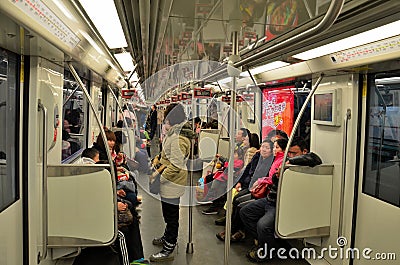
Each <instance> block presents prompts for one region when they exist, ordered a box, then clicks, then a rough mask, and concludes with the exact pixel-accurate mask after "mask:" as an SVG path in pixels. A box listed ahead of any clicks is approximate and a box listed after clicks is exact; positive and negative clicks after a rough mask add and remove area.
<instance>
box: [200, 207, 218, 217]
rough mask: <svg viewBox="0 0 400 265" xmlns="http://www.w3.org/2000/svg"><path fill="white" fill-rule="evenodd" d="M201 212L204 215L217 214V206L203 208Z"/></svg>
mask: <svg viewBox="0 0 400 265" xmlns="http://www.w3.org/2000/svg"><path fill="white" fill-rule="evenodd" d="M201 213H202V214H205V215H213V214H218V208H216V207H214V206H211V207H210V208H208V209H206V210H203V211H202V212H201Z"/></svg>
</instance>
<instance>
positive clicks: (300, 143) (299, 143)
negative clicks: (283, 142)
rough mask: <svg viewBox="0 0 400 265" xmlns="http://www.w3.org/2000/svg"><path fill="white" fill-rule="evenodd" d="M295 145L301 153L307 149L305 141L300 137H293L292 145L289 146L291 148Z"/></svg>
mask: <svg viewBox="0 0 400 265" xmlns="http://www.w3.org/2000/svg"><path fill="white" fill-rule="evenodd" d="M296 145H297V146H298V147H300V150H301V151H302V152H303V151H304V150H306V149H307V143H306V141H304V139H303V138H302V137H300V136H295V137H294V138H293V141H292V144H291V145H290V146H291V147H292V146H296Z"/></svg>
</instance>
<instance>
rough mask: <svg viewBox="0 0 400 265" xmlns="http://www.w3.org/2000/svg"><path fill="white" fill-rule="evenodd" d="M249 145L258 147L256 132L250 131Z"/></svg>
mask: <svg viewBox="0 0 400 265" xmlns="http://www.w3.org/2000/svg"><path fill="white" fill-rule="evenodd" d="M249 142H250V147H255V148H257V149H258V148H260V138H258V134H256V133H251V134H250V137H249Z"/></svg>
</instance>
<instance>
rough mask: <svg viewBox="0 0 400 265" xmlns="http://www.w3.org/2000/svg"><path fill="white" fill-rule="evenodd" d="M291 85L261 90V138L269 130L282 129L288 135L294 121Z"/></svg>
mask: <svg viewBox="0 0 400 265" xmlns="http://www.w3.org/2000/svg"><path fill="white" fill-rule="evenodd" d="M290 88H293V87H292V86H286V87H279V88H273V89H269V90H267V89H266V90H264V91H263V104H262V139H264V138H265V137H266V136H267V135H268V133H269V132H270V131H271V130H282V131H284V132H286V133H287V134H288V135H290V133H291V132H292V128H293V123H294V93H293V92H292V91H291V90H290Z"/></svg>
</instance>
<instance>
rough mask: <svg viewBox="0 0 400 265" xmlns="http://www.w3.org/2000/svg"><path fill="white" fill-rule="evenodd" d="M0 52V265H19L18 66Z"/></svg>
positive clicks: (21, 257) (20, 228)
mask: <svg viewBox="0 0 400 265" xmlns="http://www.w3.org/2000/svg"><path fill="white" fill-rule="evenodd" d="M18 61H19V60H18V56H17V55H16V54H13V53H11V52H8V51H6V50H3V49H2V48H0V124H1V126H0V264H22V262H23V239H24V238H23V228H22V227H23V224H22V212H23V211H22V207H23V204H22V200H21V196H20V194H21V190H22V189H21V187H22V186H21V185H20V184H21V183H22V181H20V179H21V178H20V174H19V168H20V166H21V163H20V162H21V160H20V159H19V151H18V150H19V145H18V140H19V136H20V133H19V124H20V115H19V91H20V89H19V84H20V83H19V62H18Z"/></svg>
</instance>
